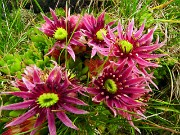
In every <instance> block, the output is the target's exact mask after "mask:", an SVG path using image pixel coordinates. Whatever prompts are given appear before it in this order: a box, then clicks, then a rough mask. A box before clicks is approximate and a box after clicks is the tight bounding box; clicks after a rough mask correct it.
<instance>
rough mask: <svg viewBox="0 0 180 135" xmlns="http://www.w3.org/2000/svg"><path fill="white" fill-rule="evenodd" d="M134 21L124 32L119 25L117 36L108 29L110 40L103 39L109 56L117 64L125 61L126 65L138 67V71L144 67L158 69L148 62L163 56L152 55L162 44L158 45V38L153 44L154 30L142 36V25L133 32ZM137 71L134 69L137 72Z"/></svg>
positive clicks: (155, 65)
mask: <svg viewBox="0 0 180 135" xmlns="http://www.w3.org/2000/svg"><path fill="white" fill-rule="evenodd" d="M133 27H134V19H132V21H131V22H129V25H128V27H127V29H126V31H125V32H124V31H123V28H122V26H121V24H120V23H118V26H117V34H115V33H113V31H112V30H111V29H108V31H109V35H110V38H107V37H104V40H105V42H106V43H107V44H108V45H109V48H110V49H109V53H110V54H109V55H110V56H114V57H115V58H117V59H118V62H117V63H121V62H122V61H123V60H125V59H126V60H127V63H128V65H130V66H132V65H138V67H139V69H141V68H146V67H158V66H159V65H157V64H155V63H152V62H151V61H150V60H151V59H155V58H158V57H162V56H164V54H152V52H153V51H155V50H157V49H158V48H160V47H162V46H163V45H164V42H162V43H158V42H159V38H157V40H156V42H155V43H154V44H153V43H152V40H153V33H154V31H155V29H156V27H155V28H153V29H151V30H149V32H148V33H147V34H143V30H144V24H142V25H141V27H140V29H139V30H134V28H133ZM139 69H137V68H135V70H136V71H137V72H138V71H139Z"/></svg>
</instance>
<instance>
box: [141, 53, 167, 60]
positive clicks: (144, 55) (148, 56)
mask: <svg viewBox="0 0 180 135" xmlns="http://www.w3.org/2000/svg"><path fill="white" fill-rule="evenodd" d="M138 56H139V57H141V58H148V59H155V58H159V57H163V56H166V54H148V53H138Z"/></svg>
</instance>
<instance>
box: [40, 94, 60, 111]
mask: <svg viewBox="0 0 180 135" xmlns="http://www.w3.org/2000/svg"><path fill="white" fill-rule="evenodd" d="M58 100H59V97H58V94H55V93H44V94H42V95H40V96H39V98H38V100H37V103H38V104H39V105H40V107H42V108H43V107H46V108H47V107H50V106H53V105H54V104H56V103H57V102H58Z"/></svg>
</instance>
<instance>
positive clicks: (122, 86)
mask: <svg viewBox="0 0 180 135" xmlns="http://www.w3.org/2000/svg"><path fill="white" fill-rule="evenodd" d="M125 63H126V61H125V60H124V61H123V62H122V63H121V65H119V66H116V64H115V63H113V62H112V63H111V64H110V65H109V66H107V67H106V68H105V69H104V70H103V72H102V74H101V75H100V76H99V77H98V78H97V79H95V80H94V82H93V84H94V86H92V87H88V88H87V92H89V93H90V94H92V95H93V99H92V100H93V101H94V102H97V103H99V102H104V103H105V104H106V105H107V107H108V108H109V109H110V111H111V112H112V113H113V114H114V116H116V115H117V114H119V115H121V116H123V117H124V118H126V119H127V120H128V121H130V124H131V125H132V126H133V127H135V126H134V125H133V123H132V116H134V115H136V116H139V117H141V118H144V117H145V116H144V115H143V113H142V112H143V111H141V110H142V108H143V107H144V106H145V105H146V104H145V103H143V102H141V101H140V99H141V97H143V95H145V94H147V93H148V92H149V91H150V90H149V89H148V88H147V83H146V81H147V79H146V78H144V77H140V76H137V75H136V74H134V73H133V72H132V70H133V68H134V66H128V65H127V64H125ZM129 111H130V112H133V113H136V114H131V113H129ZM135 128H136V127H135ZM136 129H137V128H136Z"/></svg>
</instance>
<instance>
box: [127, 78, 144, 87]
mask: <svg viewBox="0 0 180 135" xmlns="http://www.w3.org/2000/svg"><path fill="white" fill-rule="evenodd" d="M145 80H147V79H146V78H144V77H139V78H134V79H130V80H127V81H126V82H125V83H124V85H134V84H139V83H140V82H142V81H145Z"/></svg>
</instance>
